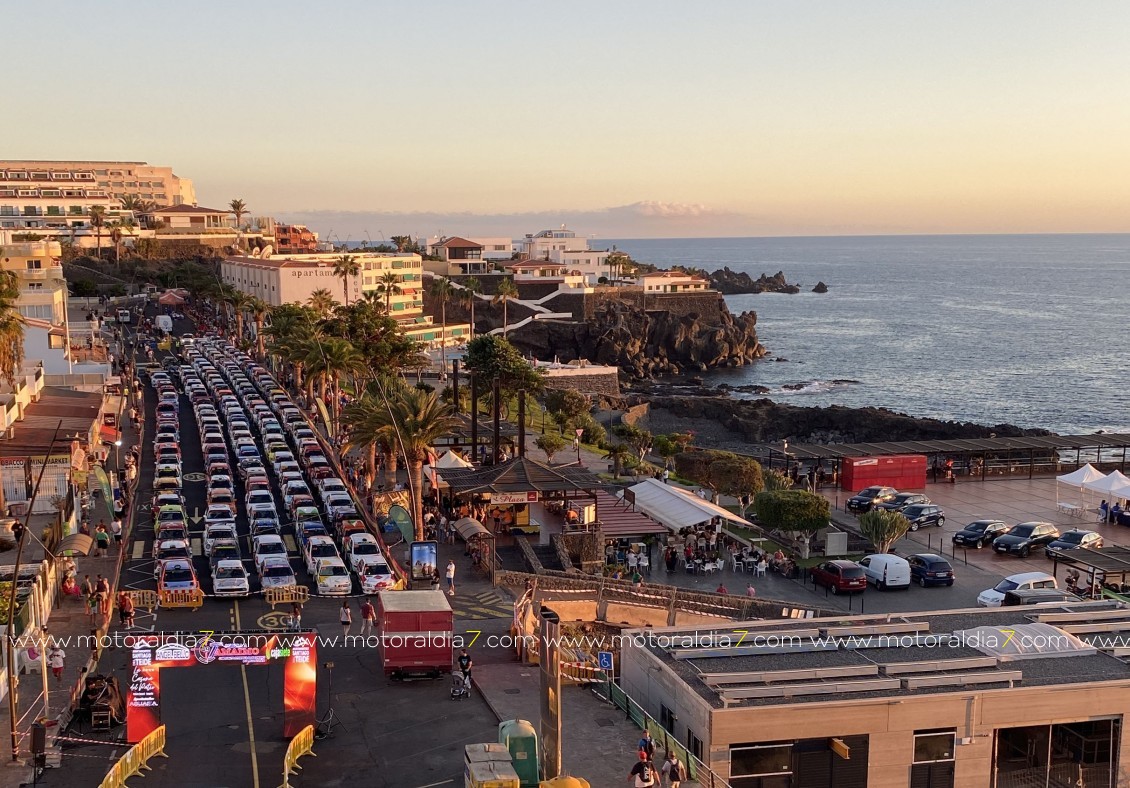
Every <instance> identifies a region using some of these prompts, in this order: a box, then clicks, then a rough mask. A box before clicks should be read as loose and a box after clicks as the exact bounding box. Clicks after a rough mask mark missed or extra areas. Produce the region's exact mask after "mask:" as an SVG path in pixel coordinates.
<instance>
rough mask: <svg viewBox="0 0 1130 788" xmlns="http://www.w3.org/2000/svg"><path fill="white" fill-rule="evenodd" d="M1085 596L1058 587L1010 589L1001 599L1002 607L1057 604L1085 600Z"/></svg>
mask: <svg viewBox="0 0 1130 788" xmlns="http://www.w3.org/2000/svg"><path fill="white" fill-rule="evenodd" d="M1083 601H1085V600H1084V599H1083V597H1081V596H1076V595H1075V594H1072V593H1069V592H1067V591H1060V590H1059V589H1056V588H1030V589H1027V590H1026V591H1008V592H1006V593H1005V595H1004V599H1002V600H1001V607H1015V606H1017V605H1055V604H1062V603H1064V602H1083Z"/></svg>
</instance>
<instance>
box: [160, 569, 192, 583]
mask: <svg viewBox="0 0 1130 788" xmlns="http://www.w3.org/2000/svg"><path fill="white" fill-rule="evenodd" d="M191 580H192V570H191V569H188V568H187V567H180V566H171V567H169V568H167V569H166V570H165V582H166V583H187V582H189V581H191Z"/></svg>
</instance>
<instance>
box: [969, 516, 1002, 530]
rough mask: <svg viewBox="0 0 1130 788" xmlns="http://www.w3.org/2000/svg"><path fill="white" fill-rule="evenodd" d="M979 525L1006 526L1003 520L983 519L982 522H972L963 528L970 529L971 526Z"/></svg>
mask: <svg viewBox="0 0 1130 788" xmlns="http://www.w3.org/2000/svg"><path fill="white" fill-rule="evenodd" d="M981 523H985V524H986V525H989V524H992V523H1000V524H1001V525H1006V523H1005V521H1004V520H994V519H992V518H987V519H984V520H974V521H973V522H971V523H969V525H967V526H965V527H966V528H972V527H973V526H975V525H980V524H981Z"/></svg>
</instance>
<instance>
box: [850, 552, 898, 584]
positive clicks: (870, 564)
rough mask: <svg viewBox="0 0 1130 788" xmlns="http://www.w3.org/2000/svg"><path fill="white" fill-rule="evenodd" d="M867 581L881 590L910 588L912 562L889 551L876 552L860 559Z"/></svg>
mask: <svg viewBox="0 0 1130 788" xmlns="http://www.w3.org/2000/svg"><path fill="white" fill-rule="evenodd" d="M859 565H860V566H862V567H863V573H864V574H865V575H867V582H868V583H871V584H872V585H874V586H875V587H876V588H878V589H879V590H880V591H887V590H890V589H897V588H902V589H907V588H910V563H909V562H908V561H907V560H906V559H905V558H899V557H898V556H897V555H891V554H889V553H875V554H874V555H869V556H867V557H866V558H864V559H863V560H861V561H859Z"/></svg>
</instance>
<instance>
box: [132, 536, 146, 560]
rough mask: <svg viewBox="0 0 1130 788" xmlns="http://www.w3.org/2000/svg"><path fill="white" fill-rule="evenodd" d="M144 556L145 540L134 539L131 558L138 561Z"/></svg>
mask: <svg viewBox="0 0 1130 788" xmlns="http://www.w3.org/2000/svg"><path fill="white" fill-rule="evenodd" d="M144 557H145V542H143V541H141V540H140V539H136V540H134V543H133V560H134V561H140V560H141V559H142V558H144Z"/></svg>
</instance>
